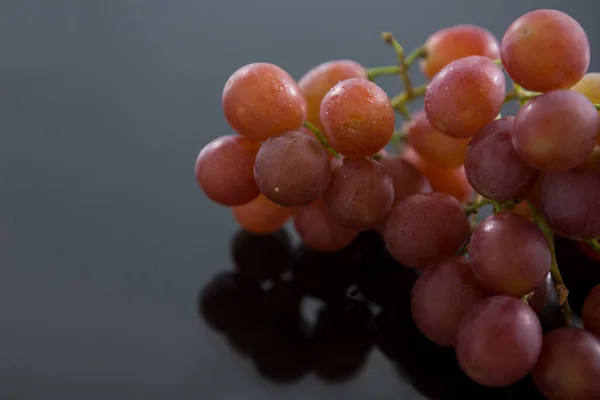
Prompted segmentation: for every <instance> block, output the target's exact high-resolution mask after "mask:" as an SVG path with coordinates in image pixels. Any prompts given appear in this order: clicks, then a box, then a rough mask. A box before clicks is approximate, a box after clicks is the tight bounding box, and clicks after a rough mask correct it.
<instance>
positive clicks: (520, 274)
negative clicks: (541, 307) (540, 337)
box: [469, 212, 551, 297]
mask: <svg viewBox="0 0 600 400" xmlns="http://www.w3.org/2000/svg"><path fill="white" fill-rule="evenodd" d="M469 257H470V259H471V263H472V265H473V272H474V273H475V276H476V277H477V280H478V281H479V282H480V283H481V284H482V285H483V286H484V287H486V288H488V289H489V290H491V291H494V292H496V293H500V294H508V295H511V296H515V297H521V296H524V295H526V294H528V293H531V292H532V291H533V289H534V288H535V287H536V286H538V285H539V284H540V283H542V282H543V280H544V279H545V278H546V275H547V274H548V272H549V271H550V262H551V254H550V250H549V248H548V243H547V241H546V238H545V236H544V234H543V233H542V231H541V230H540V229H539V228H538V227H537V225H536V224H535V223H533V222H531V221H530V220H528V219H526V218H523V217H520V216H518V215H516V214H513V213H509V212H500V213H496V214H493V215H490V216H489V217H487V218H486V219H484V220H483V221H482V222H480V223H479V225H477V227H476V228H475V230H474V231H473V235H472V236H471V241H470V243H469Z"/></svg>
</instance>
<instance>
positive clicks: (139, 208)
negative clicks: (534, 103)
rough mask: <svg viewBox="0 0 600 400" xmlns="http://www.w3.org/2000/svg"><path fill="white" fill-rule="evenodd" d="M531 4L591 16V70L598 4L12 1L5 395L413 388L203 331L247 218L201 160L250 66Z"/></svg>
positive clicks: (350, 395) (0, 179) (0, 119)
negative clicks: (271, 362) (264, 353)
mask: <svg viewBox="0 0 600 400" xmlns="http://www.w3.org/2000/svg"><path fill="white" fill-rule="evenodd" d="M540 7H544V8H559V9H562V10H564V11H567V12H568V13H570V14H571V15H573V16H574V17H575V18H576V19H578V20H579V21H580V22H581V24H582V25H583V26H584V28H585V29H586V30H587V32H588V35H589V37H590V41H591V44H592V54H593V56H592V64H591V67H590V69H592V70H599V69H600V59H599V58H598V56H597V55H598V54H600V25H599V24H598V16H599V15H600V3H598V2H597V1H593V0H573V1H569V2H566V1H564V0H504V1H483V0H451V1H450V0H413V1H402V0H371V1H364V0H343V1H342V0H302V1H286V0H218V1H215V0H195V1H192V0H137V1H127V0H105V1H93V0H90V1H83V0H82V1H78V0H71V1H67V0H37V1H36V0H21V1H17V0H14V1H12V0H2V1H1V2H0V138H1V139H0V140H1V143H0V183H1V185H0V259H1V265H0V398H1V399H18V400H46V399H48V400H50V399H52V400H54V399H61V400H70V399H78V400H81V399H86V400H96V399H130V400H133V399H145V400H152V399H203V400H216V399H247V400H251V399H261V400H269V399H315V400H317V399H334V398H335V399H338V398H339V399H366V398H372V399H378V400H386V399H411V398H415V399H417V398H421V397H419V396H420V395H418V394H416V393H417V392H415V391H414V390H413V389H412V388H411V387H410V385H408V384H407V383H405V382H403V381H402V380H401V379H400V378H399V376H398V375H397V374H396V373H395V371H394V368H393V366H392V365H391V364H390V363H389V362H388V361H387V360H386V359H385V358H384V357H383V356H382V355H381V354H380V353H379V352H375V353H374V354H373V355H372V356H371V357H370V361H369V364H368V366H367V367H366V368H365V369H364V370H363V371H362V372H361V374H360V375H359V376H357V377H356V378H355V379H353V380H351V381H349V382H347V383H344V384H339V385H328V384H325V383H323V382H321V381H319V380H317V379H315V378H312V377H307V378H306V379H304V380H303V381H301V382H299V383H296V384H291V385H275V384H272V383H269V382H268V381H267V380H264V379H263V378H261V377H260V375H259V374H258V373H257V372H256V371H255V370H254V369H253V367H252V365H251V364H250V363H249V362H248V361H247V360H243V359H241V358H240V357H239V356H238V355H236V354H235V353H233V352H231V351H230V348H229V346H228V345H227V343H226V341H225V340H224V339H223V338H222V337H220V336H219V335H217V334H216V333H214V332H213V331H211V330H210V329H209V328H207V327H206V326H205V325H204V323H203V322H202V320H201V319H200V317H199V316H198V314H197V311H196V301H197V296H198V293H199V290H200V288H201V287H202V286H203V285H205V284H206V282H208V280H209V279H211V278H212V277H213V276H214V275H215V274H216V273H218V272H219V271H222V270H225V269H227V268H229V267H230V266H231V257H230V248H229V246H230V239H231V237H232V235H234V234H235V232H236V230H237V227H236V224H235V223H234V221H233V218H232V216H231V214H230V212H229V211H228V210H227V209H225V208H221V207H219V206H217V205H215V204H212V203H211V202H210V201H209V200H207V199H206V198H205V197H204V196H203V195H202V193H201V192H200V190H199V189H198V188H197V186H196V184H195V181H194V176H193V163H194V160H195V157H196V155H197V153H198V151H199V150H200V148H201V147H202V146H203V145H204V144H206V143H207V142H208V141H209V140H211V139H213V138H215V137H217V136H219V135H222V134H227V133H230V132H231V130H230V128H228V126H227V125H226V123H225V120H224V118H223V115H222V112H221V109H220V96H221V91H222V88H223V84H224V83H225V80H226V79H227V78H228V76H229V75H230V74H231V73H232V72H233V71H234V70H235V69H237V68H238V67H240V66H241V65H243V64H246V63H249V62H253V61H270V62H273V63H276V64H279V65H281V66H282V67H284V68H286V69H287V70H288V71H289V72H290V73H291V74H292V75H293V76H294V77H296V78H298V77H299V76H300V75H301V74H302V73H303V72H305V71H306V70H307V69H308V68H310V67H312V66H313V65H315V64H317V63H319V62H322V61H326V60H329V59H337V58H352V59H355V60H357V61H359V62H361V63H363V64H365V65H367V66H377V65H386V64H393V63H394V55H393V54H392V52H391V51H390V49H388V48H387V47H386V46H385V45H384V44H382V43H381V41H380V39H379V33H380V32H381V31H384V30H389V31H393V32H394V33H395V34H396V36H397V37H398V38H399V39H400V40H401V42H402V43H403V44H404V45H405V46H406V47H407V48H408V49H411V48H414V47H415V46H418V45H420V44H421V43H422V42H423V41H424V40H425V38H426V37H427V35H428V34H429V33H431V32H433V31H435V30H437V29H439V28H441V27H445V26H449V25H453V24H456V23H461V22H466V23H476V24H480V25H483V26H485V27H487V28H488V29H490V30H491V31H492V32H494V33H495V34H497V35H499V36H501V35H502V33H503V32H504V30H505V29H506V27H507V26H508V25H509V24H510V22H512V20H514V19H515V18H516V17H518V16H519V15H521V14H522V13H524V12H526V11H529V10H532V9H535V8H540ZM550 67H551V66H550ZM415 76H419V74H418V73H416V72H415ZM419 80H421V78H418V79H417V81H419ZM383 82H384V85H385V86H384V87H385V88H386V89H389V90H390V91H392V90H399V86H398V85H397V84H396V82H395V81H394V80H384V81H383ZM431 362H432V363H435V360H432V361H431Z"/></svg>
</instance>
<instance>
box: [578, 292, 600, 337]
mask: <svg viewBox="0 0 600 400" xmlns="http://www.w3.org/2000/svg"><path fill="white" fill-rule="evenodd" d="M581 317H582V318H583V327H584V328H585V329H586V330H587V331H589V332H591V333H593V334H594V335H596V336H598V338H600V285H597V286H596V287H594V289H592V291H591V292H590V293H589V294H588V296H587V297H586V299H585V302H584V303H583V312H582V316H581Z"/></svg>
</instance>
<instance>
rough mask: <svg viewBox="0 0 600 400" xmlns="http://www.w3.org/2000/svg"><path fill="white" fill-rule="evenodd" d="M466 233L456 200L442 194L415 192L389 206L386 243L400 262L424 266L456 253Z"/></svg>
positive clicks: (467, 231)
mask: <svg viewBox="0 0 600 400" xmlns="http://www.w3.org/2000/svg"><path fill="white" fill-rule="evenodd" d="M469 233H470V226H469V221H468V219H467V216H466V214H465V212H464V211H463V208H462V206H461V204H460V203H459V202H458V200H456V199H455V198H453V197H452V196H450V195H447V194H443V193H425V194H415V195H412V196H409V197H407V198H405V199H404V200H401V201H399V202H397V203H396V204H395V205H394V207H393V208H392V210H391V212H390V215H389V216H388V223H387V227H386V229H385V244H386V246H387V248H388V250H389V252H390V254H391V255H392V256H393V257H394V258H395V259H396V260H397V261H398V262H399V263H401V264H404V265H406V266H407V267H411V268H425V267H427V266H429V265H430V264H432V263H435V262H438V261H441V260H442V259H444V258H446V257H449V256H451V255H453V254H454V253H456V251H457V250H458V249H459V248H460V246H461V245H462V244H463V242H465V240H466V239H467V238H468V237H469Z"/></svg>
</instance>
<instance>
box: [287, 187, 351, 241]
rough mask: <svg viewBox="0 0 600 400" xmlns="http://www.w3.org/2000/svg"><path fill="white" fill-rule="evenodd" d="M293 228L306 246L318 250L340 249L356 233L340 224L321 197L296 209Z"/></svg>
mask: <svg viewBox="0 0 600 400" xmlns="http://www.w3.org/2000/svg"><path fill="white" fill-rule="evenodd" d="M294 228H295V229H296V232H297V233H298V235H299V236H300V238H301V239H302V242H303V243H304V244H305V245H306V246H308V247H310V248H312V249H315V250H319V251H336V250H340V249H342V248H344V247H346V246H347V245H349V244H350V243H351V242H352V241H353V240H354V238H356V236H357V235H358V231H356V230H354V229H349V228H346V227H345V226H342V225H340V224H339V223H338V222H337V220H336V219H335V218H333V217H332V216H331V213H330V212H329V210H328V209H327V207H326V206H325V203H324V202H323V200H321V199H319V200H317V201H315V202H313V203H312V204H309V205H307V206H305V207H302V208H300V209H298V211H297V212H296V215H295V216H294Z"/></svg>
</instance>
